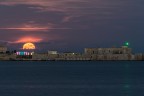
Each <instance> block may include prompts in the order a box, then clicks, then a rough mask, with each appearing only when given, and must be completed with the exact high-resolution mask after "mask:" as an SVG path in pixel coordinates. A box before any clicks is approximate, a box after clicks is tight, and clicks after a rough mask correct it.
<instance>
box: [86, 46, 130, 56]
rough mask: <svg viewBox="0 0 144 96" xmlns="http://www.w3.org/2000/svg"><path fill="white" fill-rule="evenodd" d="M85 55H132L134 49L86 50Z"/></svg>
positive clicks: (124, 47)
mask: <svg viewBox="0 0 144 96" xmlns="http://www.w3.org/2000/svg"><path fill="white" fill-rule="evenodd" d="M85 54H90V55H93V54H98V55H105V54H111V55H113V54H132V49H131V48H128V47H126V46H122V47H121V48H85Z"/></svg>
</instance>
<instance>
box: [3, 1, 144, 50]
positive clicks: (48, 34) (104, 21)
mask: <svg viewBox="0 0 144 96" xmlns="http://www.w3.org/2000/svg"><path fill="white" fill-rule="evenodd" d="M143 5H144V1H143V0H0V43H1V44H5V45H7V46H8V47H9V48H10V49H17V50H20V49H21V48H22V45H23V44H24V43H26V42H33V43H34V44H35V45H36V48H37V50H38V51H44V50H45V51H47V50H58V51H75V52H82V51H83V49H84V48H85V47H90V48H91V47H113V46H115V47H120V46H122V45H123V43H124V42H125V41H128V42H130V47H131V48H133V50H134V52H144V44H143V40H144V38H143V36H144V11H143V10H144V6H143Z"/></svg>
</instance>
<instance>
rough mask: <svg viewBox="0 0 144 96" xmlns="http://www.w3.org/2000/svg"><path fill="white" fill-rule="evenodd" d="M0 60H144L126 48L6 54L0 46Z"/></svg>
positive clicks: (5, 50) (141, 55) (4, 48)
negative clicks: (79, 51) (78, 51)
mask: <svg viewBox="0 0 144 96" xmlns="http://www.w3.org/2000/svg"><path fill="white" fill-rule="evenodd" d="M0 60H90V61H94V60H144V55H143V54H133V53H132V49H131V48H129V47H128V46H122V47H120V48H115V47H114V48H85V49H84V53H74V52H64V53H58V52H57V51H48V52H46V53H36V52H33V51H28V52H27V51H26V50H23V51H20V52H16V51H14V52H12V53H10V52H8V51H7V47H5V46H0Z"/></svg>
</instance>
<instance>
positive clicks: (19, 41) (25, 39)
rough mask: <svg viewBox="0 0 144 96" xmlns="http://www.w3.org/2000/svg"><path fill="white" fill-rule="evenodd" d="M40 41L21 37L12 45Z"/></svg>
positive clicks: (39, 40)
mask: <svg viewBox="0 0 144 96" xmlns="http://www.w3.org/2000/svg"><path fill="white" fill-rule="evenodd" d="M41 41H42V39H40V38H36V37H23V38H20V39H19V40H17V41H15V42H14V43H26V42H41Z"/></svg>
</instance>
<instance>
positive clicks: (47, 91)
mask: <svg viewBox="0 0 144 96" xmlns="http://www.w3.org/2000/svg"><path fill="white" fill-rule="evenodd" d="M0 96H144V62H140V61H108V62H107V61H77V62H76V61H72V62H71V61H70V62H64V61H61V62H60V61H51V62H31V61H30V62H20V61H19V62H17V61H9V62H7V61H4V62H0Z"/></svg>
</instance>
